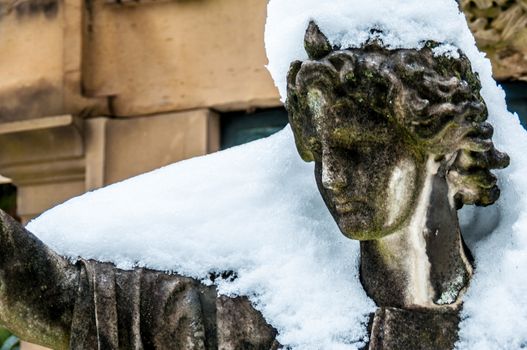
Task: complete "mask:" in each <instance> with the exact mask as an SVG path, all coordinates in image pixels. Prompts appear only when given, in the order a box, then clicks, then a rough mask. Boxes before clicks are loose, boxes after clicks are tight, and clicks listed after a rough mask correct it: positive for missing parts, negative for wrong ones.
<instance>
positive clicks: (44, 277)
mask: <svg viewBox="0 0 527 350" xmlns="http://www.w3.org/2000/svg"><path fill="white" fill-rule="evenodd" d="M77 270H78V269H77V268H76V267H75V265H73V264H71V263H70V262H68V261H67V260H66V259H64V258H62V257H60V256H59V255H58V254H56V253H55V252H53V251H52V250H51V249H49V248H48V247H47V246H46V245H45V244H44V243H42V242H41V241H40V240H39V239H38V238H36V237H35V236H34V235H33V234H31V233H30V232H29V231H27V230H25V229H24V227H23V226H22V225H20V224H19V223H18V222H16V221H15V220H13V218H11V217H10V216H9V215H7V214H6V213H4V212H3V211H2V210H0V324H1V325H2V326H5V327H7V328H8V329H10V330H11V331H12V332H14V333H15V334H17V335H18V336H20V337H21V338H23V339H25V340H28V341H31V342H34V343H37V344H42V345H45V346H48V347H51V348H54V349H68V348H69V338H70V328H71V321H72V314H73V307H74V304H75V297H76V293H77V291H76V289H77V284H78V272H77Z"/></svg>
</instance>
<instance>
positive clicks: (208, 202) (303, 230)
mask: <svg viewBox="0 0 527 350" xmlns="http://www.w3.org/2000/svg"><path fill="white" fill-rule="evenodd" d="M28 229H29V230H30V231H32V232H34V233H35V234H37V235H38V236H39V238H41V239H42V240H43V241H44V242H45V243H46V244H48V245H50V246H51V247H52V248H53V249H55V250H56V251H58V252H60V253H61V254H64V255H67V256H69V257H72V258H74V259H75V258H77V257H78V256H81V257H84V258H93V259H97V260H100V261H110V262H114V263H115V264H116V265H117V266H118V267H121V268H124V269H129V268H133V267H134V266H147V267H149V268H153V269H157V270H162V271H177V272H178V273H181V274H184V275H187V276H191V277H195V278H198V279H201V280H203V281H204V282H210V281H209V280H208V278H209V273H210V272H221V271H235V273H236V275H237V279H235V280H234V281H232V282H231V281H226V280H223V281H219V291H220V293H224V294H227V295H247V296H250V299H251V301H252V302H253V304H254V305H255V306H256V308H257V309H259V310H260V311H261V312H262V314H263V315H264V317H265V318H266V319H267V321H268V322H270V324H272V325H273V326H274V327H275V328H277V330H278V331H279V332H280V337H279V341H280V342H281V343H282V344H290V345H292V346H294V347H295V348H297V349H319V348H323V349H335V348H338V346H341V345H342V346H347V347H348V348H351V349H354V348H357V347H359V346H360V345H361V344H363V340H364V337H365V335H366V331H365V329H366V326H365V322H367V317H368V314H369V313H370V312H372V311H373V310H374V304H373V302H372V301H370V300H369V299H368V297H367V296H366V294H365V292H364V291H363V290H362V287H361V285H360V282H359V278H358V260H357V258H358V251H359V247H358V243H357V242H354V241H351V240H349V239H346V238H345V237H344V236H343V235H342V234H341V233H340V231H339V229H338V228H337V226H336V224H335V223H334V221H333V219H332V218H331V216H330V214H329V212H328V210H327V209H326V207H325V205H324V203H323V202H322V199H321V198H320V195H319V193H318V190H317V188H316V183H315V179H314V176H313V165H312V164H307V163H304V162H303V161H302V160H301V159H300V158H299V157H298V155H297V153H296V148H295V145H294V141H293V136H292V132H291V130H290V128H289V127H286V129H285V130H282V131H281V132H279V133H278V134H276V135H273V136H271V137H270V138H267V139H264V140H259V141H256V142H253V143H250V144H248V145H245V146H242V147H236V148H233V149H229V150H226V151H223V152H219V153H215V154H212V155H209V156H206V157H201V158H194V159H191V160H188V161H184V162H180V163H177V164H173V165H170V166H168V167H165V168H161V169H158V170H156V171H153V172H151V173H148V174H145V175H141V176H138V177H135V178H132V179H130V180H126V181H124V182H121V183H118V184H115V185H112V186H109V187H106V188H103V189H101V190H98V191H95V192H92V193H87V194H85V195H83V196H81V197H78V198H75V199H72V200H70V201H68V202H66V203H64V204H62V205H60V206H58V207H56V208H54V209H52V210H50V211H48V212H46V213H44V214H43V215H42V216H40V217H39V218H37V219H36V220H34V221H32V222H31V223H30V224H29V225H28ZM216 283H218V281H217V280H216Z"/></svg>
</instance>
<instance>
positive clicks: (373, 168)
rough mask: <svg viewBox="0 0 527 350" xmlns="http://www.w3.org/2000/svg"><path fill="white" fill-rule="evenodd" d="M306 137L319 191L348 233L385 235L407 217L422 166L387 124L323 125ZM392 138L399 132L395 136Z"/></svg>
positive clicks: (340, 122) (339, 121) (362, 236)
mask: <svg viewBox="0 0 527 350" xmlns="http://www.w3.org/2000/svg"><path fill="white" fill-rule="evenodd" d="M320 122H321V123H320V124H321V125H324V128H313V129H312V131H313V132H312V133H311V134H310V135H309V136H307V137H306V141H307V142H306V144H308V145H309V146H308V147H309V148H310V150H311V152H312V154H313V157H314V161H315V177H316V181H317V185H318V188H319V191H320V193H321V195H322V198H323V199H324V201H325V203H326V205H327V207H328V208H329V210H330V212H331V214H332V215H333V218H334V219H335V221H336V222H337V224H338V226H339V228H340V230H341V231H342V233H343V234H344V235H346V236H347V237H349V238H353V239H360V240H365V239H373V238H380V237H382V236H385V235H387V234H389V233H391V232H392V231H394V230H395V229H396V228H397V227H399V226H400V225H401V224H403V223H404V222H405V220H406V219H408V217H409V215H410V213H411V210H412V208H413V207H414V203H415V200H416V197H417V195H418V188H419V182H420V179H419V177H418V174H419V173H420V171H419V169H420V168H421V167H422V164H421V161H420V159H418V158H417V157H416V156H415V155H414V154H412V152H411V151H409V150H408V147H406V145H404V144H403V143H402V142H400V141H398V140H397V139H396V138H395V137H393V136H388V134H389V133H390V125H389V124H388V123H386V122H384V123H379V124H377V125H375V123H368V124H367V126H368V127H365V126H364V125H361V124H360V123H354V122H353V121H351V122H350V121H349V120H347V118H345V116H344V118H334V120H325V121H320ZM392 134H394V133H393V132H392Z"/></svg>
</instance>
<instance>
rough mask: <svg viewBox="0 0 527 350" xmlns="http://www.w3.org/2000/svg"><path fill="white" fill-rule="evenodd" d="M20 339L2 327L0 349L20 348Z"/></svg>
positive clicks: (12, 349) (11, 349)
mask: <svg viewBox="0 0 527 350" xmlns="http://www.w3.org/2000/svg"><path fill="white" fill-rule="evenodd" d="M18 349H20V340H18V338H17V337H15V336H14V335H12V334H11V333H10V332H9V331H8V330H7V329H4V328H0V350H18Z"/></svg>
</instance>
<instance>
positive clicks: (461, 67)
mask: <svg viewBox="0 0 527 350" xmlns="http://www.w3.org/2000/svg"><path fill="white" fill-rule="evenodd" d="M437 46H438V44H437V43H434V42H427V43H426V44H425V45H424V47H423V48H422V49H419V50H417V49H397V50H390V49H387V48H385V47H383V46H382V43H379V42H378V41H371V42H369V43H366V44H365V45H364V46H363V47H362V48H360V49H357V48H354V49H340V48H338V47H332V46H331V45H330V43H329V41H328V40H327V38H326V37H325V36H324V34H323V33H322V32H321V31H320V29H319V28H318V26H317V25H316V24H315V23H314V22H311V23H310V25H309V27H308V29H307V31H306V36H305V48H306V52H307V53H308V56H309V60H306V61H304V62H301V61H295V62H293V63H291V66H290V69H289V73H288V77H287V94H288V95H287V101H286V108H287V110H288V112H289V120H290V123H291V126H292V129H293V132H294V134H295V141H296V144H297V148H298V150H299V153H300V155H301V156H302V158H303V159H304V160H306V161H312V160H314V159H315V157H314V155H313V152H312V149H311V145H310V143H309V140H308V139H309V138H308V137H306V135H308V134H312V133H311V132H310V130H311V131H312V130H313V128H314V126H313V120H312V116H313V113H314V112H313V110H312V109H313V106H311V105H310V104H309V103H307V102H306V101H308V100H309V99H308V94H309V93H310V91H311V92H312V91H313V89H316V90H317V91H320V92H322V94H323V100H324V101H326V102H327V103H328V104H330V106H329V107H326V108H327V110H326V111H325V113H329V114H333V115H334V116H339V117H343V116H344V117H347V118H359V119H360V118H362V119H361V122H364V123H370V122H372V120H374V119H375V118H377V119H378V118H381V119H383V120H384V123H386V122H387V121H388V122H389V123H390V124H391V125H393V126H394V127H395V128H396V129H397V130H398V131H399V132H401V133H402V135H403V136H404V137H405V138H406V139H407V140H408V142H410V143H412V144H413V145H415V146H416V147H417V148H419V149H422V150H424V152H426V153H427V154H433V155H435V156H436V157H437V159H438V160H439V159H442V158H445V157H446V156H449V157H448V159H451V160H450V163H449V167H448V169H446V171H447V176H448V179H449V181H450V183H451V184H453V185H454V188H455V189H456V194H455V196H454V198H455V200H456V204H457V206H458V207H461V206H462V205H463V204H476V205H483V206H485V205H490V204H492V203H494V202H495V201H496V200H497V199H498V197H499V194H500V191H499V188H498V187H497V185H496V177H495V176H494V175H493V174H492V173H491V172H490V170H491V169H500V168H504V167H506V166H508V164H509V157H508V156H507V155H506V154H505V153H501V152H499V151H497V150H496V149H495V148H494V145H493V143H492V141H491V137H492V134H493V128H492V126H491V125H490V124H489V123H487V122H485V120H486V119H487V108H486V105H485V102H484V101H483V99H482V97H481V95H480V93H479V91H480V89H481V84H480V81H479V78H478V76H477V74H476V73H474V72H472V69H471V65H470V61H469V60H468V58H467V57H466V56H465V55H464V54H463V53H462V52H459V51H458V54H459V57H458V58H453V57H447V56H445V55H435V54H434V50H433V49H434V48H435V47H437Z"/></svg>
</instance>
